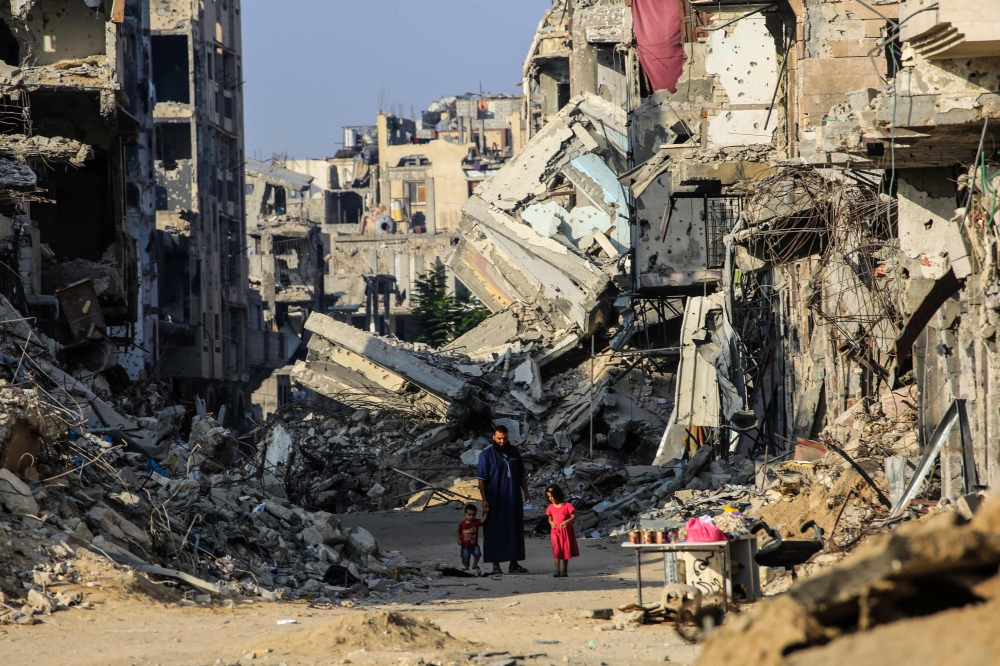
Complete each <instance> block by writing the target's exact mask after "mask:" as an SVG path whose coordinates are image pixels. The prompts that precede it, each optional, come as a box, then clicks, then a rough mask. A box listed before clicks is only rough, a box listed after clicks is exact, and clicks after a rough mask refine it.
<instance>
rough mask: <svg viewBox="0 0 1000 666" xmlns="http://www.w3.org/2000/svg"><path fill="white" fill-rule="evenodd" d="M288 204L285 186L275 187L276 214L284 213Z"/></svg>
mask: <svg viewBox="0 0 1000 666" xmlns="http://www.w3.org/2000/svg"><path fill="white" fill-rule="evenodd" d="M286 208H287V204H286V203H285V188H283V187H276V188H274V209H273V210H274V214H275V215H284V214H285V210H286Z"/></svg>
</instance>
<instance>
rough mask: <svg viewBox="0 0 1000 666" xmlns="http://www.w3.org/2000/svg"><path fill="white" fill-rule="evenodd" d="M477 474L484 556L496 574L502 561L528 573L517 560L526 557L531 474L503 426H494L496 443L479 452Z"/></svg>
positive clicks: (514, 569)
mask: <svg viewBox="0 0 1000 666" xmlns="http://www.w3.org/2000/svg"><path fill="white" fill-rule="evenodd" d="M476 476H477V477H479V494H480V495H481V496H482V498H483V518H484V519H485V520H486V522H485V523H484V524H483V538H484V540H485V544H484V547H483V560H484V561H486V562H492V563H493V574H494V575H499V574H502V573H503V572H502V571H501V569H500V563H501V562H510V568H509V569H508V572H510V573H512V574H514V573H528V570H527V569H525V568H524V567H522V566H521V565H520V564H518V562H520V561H521V560H523V559H524V502H530V501H531V495H530V493H529V492H528V474H527V472H525V470H524V463H523V462H522V461H521V453H520V452H519V451H518V450H517V449H516V448H514V445H513V444H511V443H510V441H509V439H508V437H507V428H505V427H504V426H497V427H496V428H494V431H493V446H491V447H490V448H488V449H486V450H485V451H483V452H482V454H480V456H479V469H478V471H477V473H476ZM522 492H523V496H522Z"/></svg>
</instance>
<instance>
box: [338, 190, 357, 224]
mask: <svg viewBox="0 0 1000 666" xmlns="http://www.w3.org/2000/svg"><path fill="white" fill-rule="evenodd" d="M364 207H365V206H364V200H363V199H362V198H361V195H359V194H357V193H355V192H342V193H341V194H340V195H339V196H338V197H337V210H336V212H335V217H334V223H335V224H358V223H360V222H361V216H362V214H363V213H364Z"/></svg>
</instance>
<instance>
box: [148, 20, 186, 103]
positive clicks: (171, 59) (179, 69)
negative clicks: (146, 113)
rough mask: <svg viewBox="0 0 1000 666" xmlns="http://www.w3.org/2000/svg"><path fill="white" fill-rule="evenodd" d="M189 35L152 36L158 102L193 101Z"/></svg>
mask: <svg viewBox="0 0 1000 666" xmlns="http://www.w3.org/2000/svg"><path fill="white" fill-rule="evenodd" d="M187 40H188V38H187V35H153V36H152V37H150V44H151V51H152V61H153V87H154V89H155V91H156V101H157V102H178V103H180V104H190V103H191V90H190V86H189V82H188V41H187Z"/></svg>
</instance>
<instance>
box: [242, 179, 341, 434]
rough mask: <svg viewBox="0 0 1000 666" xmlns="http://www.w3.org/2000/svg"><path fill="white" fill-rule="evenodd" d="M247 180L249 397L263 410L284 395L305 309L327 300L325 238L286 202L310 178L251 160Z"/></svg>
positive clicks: (301, 192)
mask: <svg viewBox="0 0 1000 666" xmlns="http://www.w3.org/2000/svg"><path fill="white" fill-rule="evenodd" d="M246 179H247V184H246V211H247V238H246V247H247V250H246V251H247V255H248V257H247V258H248V260H249V278H250V291H251V296H250V308H249V309H250V312H249V315H250V317H251V320H252V322H251V330H250V333H249V336H250V362H251V368H252V370H251V374H252V376H251V385H252V387H253V391H254V392H253V394H252V398H253V400H252V402H253V404H254V406H255V407H259V408H260V415H261V416H265V417H266V416H267V415H268V414H270V413H271V412H273V411H274V410H275V409H276V408H277V407H279V406H281V405H283V404H285V403H286V402H287V400H288V397H289V394H288V391H289V390H290V387H291V383H290V381H289V372H290V368H289V367H286V366H287V364H288V362H289V360H290V359H291V358H292V357H293V355H295V353H296V352H297V351H298V350H299V347H300V346H301V343H302V339H303V336H304V335H305V331H304V330H303V327H304V325H305V321H306V319H307V318H308V317H309V314H310V313H312V312H320V311H322V308H323V306H324V303H325V300H326V299H325V297H324V293H323V286H324V276H325V273H326V255H325V251H324V246H326V245H328V244H329V242H328V241H327V242H324V241H325V240H326V239H325V238H324V234H322V233H321V232H320V229H321V228H322V224H321V223H318V222H314V221H312V220H310V219H308V218H306V217H303V216H302V215H301V214H300V213H299V212H298V211H297V209H296V208H295V206H294V205H292V206H289V205H288V202H289V201H303V200H304V199H305V195H306V194H307V193H308V191H309V189H310V186H311V182H312V180H313V179H312V177H310V176H307V175H305V174H302V173H297V172H295V171H292V170H290V169H287V168H285V167H282V166H279V165H278V164H275V163H271V164H267V163H264V162H258V161H257V160H248V161H247V165H246Z"/></svg>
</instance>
